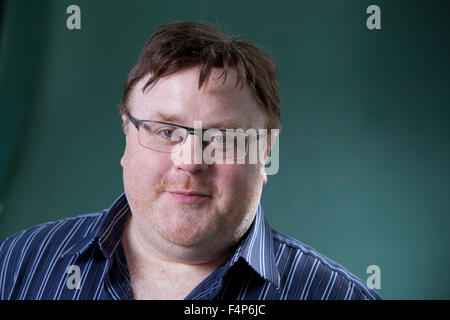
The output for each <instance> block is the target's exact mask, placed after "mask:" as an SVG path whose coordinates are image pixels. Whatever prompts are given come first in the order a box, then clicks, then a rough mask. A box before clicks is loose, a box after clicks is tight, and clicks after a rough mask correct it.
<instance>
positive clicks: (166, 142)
mask: <svg viewBox="0 0 450 320" xmlns="http://www.w3.org/2000/svg"><path fill="white" fill-rule="evenodd" d="M127 116H128V118H129V119H130V121H131V123H133V125H134V126H135V127H136V129H137V131H138V139H139V144H140V145H141V146H143V147H145V148H148V149H151V150H153V151H158V152H166V153H172V152H177V151H178V150H180V149H181V148H182V147H183V145H184V143H185V142H186V140H187V138H188V137H189V135H191V134H195V135H199V134H201V136H200V138H201V141H202V148H204V149H206V148H207V149H209V150H208V152H210V154H209V155H210V156H211V157H214V158H215V159H223V160H227V159H228V160H240V159H243V158H245V156H246V154H247V151H248V148H249V144H250V143H251V142H252V141H255V140H258V139H259V137H261V136H263V135H265V134H256V131H255V134H249V133H246V132H243V130H242V129H238V130H234V129H201V130H199V129H195V128H189V127H185V126H180V125H177V124H173V123H169V122H163V121H155V120H139V119H136V118H134V117H133V116H132V115H131V114H130V113H128V112H127Z"/></svg>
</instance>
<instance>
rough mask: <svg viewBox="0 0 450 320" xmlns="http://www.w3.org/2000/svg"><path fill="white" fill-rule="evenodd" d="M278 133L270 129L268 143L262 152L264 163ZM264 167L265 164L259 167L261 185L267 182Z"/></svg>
mask: <svg viewBox="0 0 450 320" xmlns="http://www.w3.org/2000/svg"><path fill="white" fill-rule="evenodd" d="M278 133H279V131H278V130H271V133H270V141H269V145H268V146H267V149H266V152H265V154H264V163H266V161H267V158H269V155H270V150H272V146H273V144H274V143H275V140H276V139H277V136H278ZM264 167H265V166H262V167H261V175H263V185H265V184H266V183H267V173H266V170H265V169H264Z"/></svg>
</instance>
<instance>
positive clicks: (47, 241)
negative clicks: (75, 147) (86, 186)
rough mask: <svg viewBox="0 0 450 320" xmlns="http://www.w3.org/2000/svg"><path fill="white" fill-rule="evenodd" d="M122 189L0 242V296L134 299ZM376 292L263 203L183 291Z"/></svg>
mask: <svg viewBox="0 0 450 320" xmlns="http://www.w3.org/2000/svg"><path fill="white" fill-rule="evenodd" d="M128 214H129V206H128V202H127V199H126V197H125V195H124V194H122V195H121V196H120V197H119V198H118V199H117V200H116V201H115V202H114V204H113V205H112V206H111V207H110V208H109V209H107V210H104V211H102V212H99V213H95V214H88V215H82V216H78V217H73V218H67V219H63V220H59V221H55V222H49V223H45V224H42V225H38V226H34V227H32V228H29V229H27V230H24V231H22V232H20V233H18V234H16V235H13V236H11V237H9V238H8V239H6V240H4V241H3V242H0V299H47V300H54V299H65V300H68V299H70V300H71V299H83V300H91V299H102V300H103V299H108V300H111V299H116V300H119V299H133V290H132V288H131V282H130V276H129V273H128V267H127V263H126V258H125V252H124V249H123V247H122V244H121V235H122V231H123V228H124V224H125V221H126V217H127V215H128ZM185 299H188V300H212V299H233V300H234V299H237V300H240V299H245V300H247V299H252V300H265V299H269V300H274V299H275V300H287V299H340V300H342V299H345V300H346V299H381V297H380V296H379V295H378V294H377V293H376V292H375V291H374V290H371V289H368V288H367V287H366V285H365V284H364V283H363V282H362V281H361V280H359V279H358V278H357V277H355V276H354V275H352V274H351V273H349V272H348V271H347V270H346V269H344V268H343V267H342V266H340V265H339V264H337V263H335V262H333V261H331V260H329V259H328V258H326V257H325V256H323V255H321V254H319V253H318V252H316V251H315V250H314V249H312V248H311V247H309V246H306V245H304V244H303V243H301V242H300V241H298V240H296V239H293V238H291V237H289V236H286V235H284V234H282V233H280V232H278V231H276V230H274V229H272V228H270V226H269V225H268V224H267V221H266V220H265V218H264V214H263V211H262V208H261V205H260V206H259V207H258V212H257V214H256V217H255V220H254V221H253V224H252V226H251V227H250V229H249V231H248V232H247V234H246V236H244V237H243V239H242V240H241V242H240V243H239V245H238V246H237V249H236V251H235V253H234V254H233V255H232V256H231V258H230V259H229V260H228V261H227V262H226V263H225V264H224V265H223V266H221V267H219V268H218V269H217V270H215V271H214V272H213V273H211V274H210V275H209V276H208V277H207V278H206V279H205V280H203V281H202V282H201V283H200V284H199V285H198V286H197V287H196V288H195V289H194V290H192V292H191V293H190V294H189V295H188V296H187V297H186V298H185Z"/></svg>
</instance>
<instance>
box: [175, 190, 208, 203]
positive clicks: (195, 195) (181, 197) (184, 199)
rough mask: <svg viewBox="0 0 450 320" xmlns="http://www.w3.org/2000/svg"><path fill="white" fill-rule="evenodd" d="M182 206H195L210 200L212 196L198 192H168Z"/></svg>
mask: <svg viewBox="0 0 450 320" xmlns="http://www.w3.org/2000/svg"><path fill="white" fill-rule="evenodd" d="M167 193H168V194H170V196H171V197H172V198H173V199H174V200H175V201H177V202H178V203H180V204H194V203H199V202H201V201H205V200H207V199H210V198H211V196H210V195H207V194H204V193H201V192H197V191H167Z"/></svg>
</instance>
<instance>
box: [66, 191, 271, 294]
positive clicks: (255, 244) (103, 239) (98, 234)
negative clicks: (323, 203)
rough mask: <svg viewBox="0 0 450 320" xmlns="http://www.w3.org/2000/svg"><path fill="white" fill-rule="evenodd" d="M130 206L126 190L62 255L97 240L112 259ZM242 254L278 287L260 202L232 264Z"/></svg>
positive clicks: (75, 252) (107, 256) (231, 263)
mask: <svg viewBox="0 0 450 320" xmlns="http://www.w3.org/2000/svg"><path fill="white" fill-rule="evenodd" d="M129 209H130V207H129V205H128V201H127V199H126V196H125V193H122V195H121V196H120V197H119V198H118V199H117V200H116V201H115V202H114V203H113V205H112V206H111V207H110V208H109V209H108V210H106V212H104V214H102V215H101V217H100V221H99V222H98V223H96V225H95V226H94V227H93V229H92V231H91V232H90V233H88V235H87V236H86V237H84V238H83V239H81V240H80V241H79V242H78V243H77V244H75V245H74V246H73V247H71V248H70V249H69V250H67V251H66V252H65V253H63V255H62V256H67V255H73V254H75V255H80V254H82V253H83V252H84V251H86V249H87V248H88V247H90V246H91V245H94V244H98V245H99V247H100V249H101V251H102V252H103V254H104V255H105V257H106V258H108V259H110V258H111V256H112V255H113V253H114V250H115V249H116V248H117V246H118V245H119V243H120V240H121V236H122V231H123V228H124V226H125V221H126V218H127V214H128V212H129ZM240 258H242V259H244V260H245V261H246V262H247V264H248V265H249V266H250V267H251V268H252V269H253V270H254V271H255V272H257V273H258V274H259V275H260V276H261V277H262V278H264V279H266V280H268V281H270V282H272V283H273V284H274V285H275V286H276V287H279V286H280V274H279V272H278V268H277V263H276V259H275V252H274V248H273V240H272V229H271V227H270V226H269V224H268V223H267V221H266V219H265V217H264V213H263V210H262V207H261V204H259V205H258V209H257V212H256V216H255V219H254V221H253V223H252V225H251V227H250V230H249V232H248V233H247V236H246V238H245V239H243V241H242V242H241V244H240V245H239V247H238V249H237V250H236V251H235V253H234V254H233V256H232V258H231V259H230V261H229V263H230V266H231V265H233V264H234V263H236V262H237V261H238V260H239V259H240Z"/></svg>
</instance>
